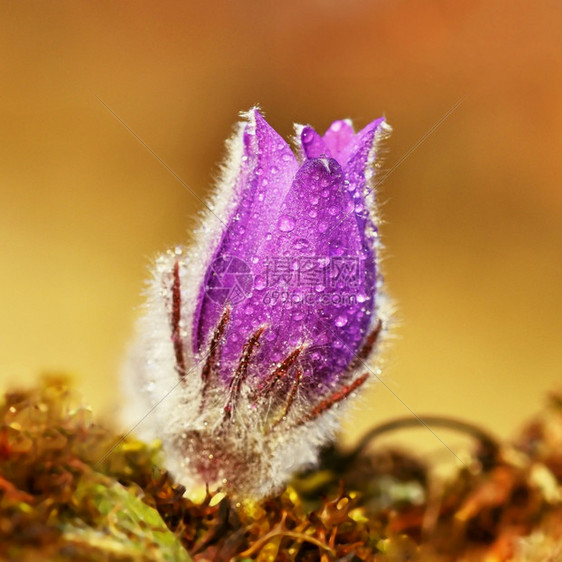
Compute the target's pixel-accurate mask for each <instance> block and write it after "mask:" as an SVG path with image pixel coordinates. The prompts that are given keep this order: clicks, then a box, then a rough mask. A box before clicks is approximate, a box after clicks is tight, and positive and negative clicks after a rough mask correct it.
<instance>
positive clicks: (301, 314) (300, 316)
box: [293, 310, 305, 322]
mask: <svg viewBox="0 0 562 562" xmlns="http://www.w3.org/2000/svg"><path fill="white" fill-rule="evenodd" d="M304 316H305V314H304V311H302V310H296V311H295V312H294V313H293V320H296V321H297V322H298V321H299V320H302V319H303V318H304Z"/></svg>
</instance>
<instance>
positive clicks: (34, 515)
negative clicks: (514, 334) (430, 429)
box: [0, 378, 562, 562]
mask: <svg viewBox="0 0 562 562" xmlns="http://www.w3.org/2000/svg"><path fill="white" fill-rule="evenodd" d="M425 421H426V422H427V423H431V424H433V425H441V426H447V427H449V428H453V429H457V430H460V431H464V432H465V433H468V434H470V435H472V436H473V437H474V440H475V443H476V446H475V448H474V451H465V452H464V453H463V462H464V465H462V466H461V468H459V469H458V470H457V471H456V472H455V474H454V475H453V476H451V477H450V478H449V479H447V480H446V481H443V479H441V480H439V479H437V478H436V477H435V475H434V471H433V467H432V466H431V465H430V463H429V461H423V460H421V459H419V458H416V457H415V456H414V455H412V454H410V453H405V452H403V451H399V450H388V449H381V448H379V447H377V446H376V438H377V436H378V435H380V434H382V433H385V432H387V431H390V430H399V429H402V430H403V429H404V428H405V427H407V426H408V425H412V420H406V419H404V420H397V421H395V422H391V423H390V424H385V426H381V427H379V428H376V429H375V430H373V432H371V434H370V435H368V436H366V439H365V440H364V441H363V442H361V443H360V444H359V446H358V447H357V449H356V450H355V451H352V452H348V451H342V450H340V449H339V448H338V447H335V446H333V447H331V448H329V449H326V450H324V452H323V454H322V457H321V463H320V466H319V467H318V468H317V469H316V470H314V471H310V472H308V473H305V474H301V475H300V476H299V477H298V478H295V479H294V480H293V482H292V483H291V485H290V486H289V487H287V488H286V489H285V490H284V491H283V493H281V494H280V495H277V496H274V497H271V498H269V499H266V500H262V501H259V502H255V501H244V500H239V501H234V500H230V499H229V497H227V496H225V494H224V493H223V492H212V491H207V494H206V496H205V497H204V498H199V499H198V500H197V501H195V499H193V498H192V499H190V498H188V497H186V495H185V493H184V492H185V489H184V488H183V487H182V486H181V485H179V484H177V483H175V482H174V481H173V480H172V477H171V476H170V475H169V474H168V473H167V472H166V471H164V470H163V469H161V468H159V461H160V460H161V459H160V458H159V455H160V450H159V447H158V445H157V444H154V445H147V444H144V443H142V442H139V441H137V440H135V439H134V438H132V437H129V436H127V437H125V438H123V437H122V436H120V435H119V434H116V433H115V432H113V431H112V430H110V429H108V428H106V427H103V426H102V425H99V424H98V423H97V422H96V421H94V419H93V417H92V414H91V412H90V410H88V409H87V408H84V407H83V406H81V405H80V402H79V401H78V400H77V399H76V397H75V396H74V394H73V393H72V392H71V391H70V389H69V388H68V385H67V384H66V382H65V381H64V380H62V379H53V378H51V379H49V380H45V381H44V383H43V384H42V385H41V386H40V387H39V388H36V389H32V390H28V391H18V392H11V393H8V394H6V396H5V398H4V401H3V403H2V404H1V405H0V557H1V559H3V560H23V561H27V560H29V561H36V560H86V561H89V560H92V561H97V560H116V561H128V560H157V561H159V560H172V561H176V560H177V561H183V560H185V561H189V560H200V561H207V560H208V561H213V560H216V561H222V560H236V561H247V560H248V561H249V560H259V561H267V560H280V561H292V560H300V561H322V562H328V561H331V560H348V561H359V560H366V561H376V562H379V561H380V562H382V561H384V562H392V561H396V562H398V561H404V560H419V561H436V562H440V561H452V560H460V561H466V562H471V561H481V560H486V561H500V560H515V561H519V562H522V561H529V562H534V561H535V560H536V561H539V560H541V561H542V560H561V559H562V549H561V546H560V544H561V543H562V500H561V490H562V486H561V483H562V395H560V394H559V395H555V396H553V397H552V400H551V403H550V406H549V408H548V409H547V410H546V411H545V412H544V413H543V414H542V415H541V417H540V418H537V419H536V420H534V421H532V422H531V423H530V424H529V425H528V426H527V427H526V428H525V429H524V430H523V432H522V434H521V437H520V438H519V440H517V441H516V442H515V443H513V444H509V443H497V442H496V441H495V440H494V439H493V438H492V437H491V436H489V435H488V434H487V433H486V432H484V431H482V430H481V429H479V428H476V427H473V426H471V425H470V424H466V423H462V422H458V421H455V420H446V419H442V418H431V419H430V418H426V419H425ZM368 444H370V446H369V447H368V446H367V445H368ZM459 464H460V463H459Z"/></svg>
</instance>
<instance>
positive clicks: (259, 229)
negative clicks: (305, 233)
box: [193, 109, 298, 353]
mask: <svg viewBox="0 0 562 562" xmlns="http://www.w3.org/2000/svg"><path fill="white" fill-rule="evenodd" d="M297 169H298V164H297V161H296V158H295V156H294V154H293V152H292V150H291V148H290V147H289V145H288V144H287V143H286V142H285V140H284V139H283V138H282V137H281V136H280V135H279V134H278V133H277V132H276V131H275V130H274V129H273V128H272V127H271V126H270V125H269V124H268V123H267V121H266V120H265V119H264V118H263V116H262V115H261V113H260V112H259V111H257V110H255V109H254V110H252V111H250V112H249V114H248V123H247V125H246V127H245V130H244V151H243V155H242V157H241V165H240V169H239V172H238V176H237V178H236V181H235V186H234V194H235V195H234V197H235V199H236V201H237V204H235V205H234V207H233V209H234V210H233V212H232V216H231V217H230V219H229V221H228V225H227V227H226V228H225V230H224V232H223V236H222V240H221V241H220V243H219V245H218V247H217V249H216V251H215V253H214V255H213V258H212V259H211V261H210V264H209V269H208V271H207V275H206V277H205V280H204V283H203V285H202V287H201V290H200V294H199V299H198V303H197V309H196V311H195V314H194V329H193V350H194V351H195V352H196V353H198V352H200V351H201V349H202V346H203V345H204V343H205V342H206V341H207V340H208V338H209V334H210V333H211V332H212V330H213V329H214V328H215V326H216V324H217V322H218V321H219V319H220V316H221V314H222V312H223V310H224V306H225V304H226V302H227V300H228V298H230V297H233V295H232V293H233V291H234V292H236V291H238V292H240V291H242V293H243V292H244V283H242V286H240V279H243V278H244V275H246V277H247V276H248V275H249V274H250V273H249V271H248V269H247V267H246V263H247V262H248V261H249V260H250V258H251V256H252V255H253V254H255V253H256V251H257V249H258V247H259V246H260V244H261V242H262V241H263V237H264V235H265V233H266V232H267V230H268V228H269V225H270V223H271V221H273V220H275V217H276V216H277V215H278V212H279V207H280V206H281V203H282V202H283V200H284V198H285V195H286V193H287V191H288V189H289V188H290V186H291V183H292V181H293V178H294V176H295V173H296V171H297ZM225 271H226V275H224V273H225ZM240 297H244V295H243V294H242V295H240V294H238V296H237V295H236V294H235V295H234V299H235V300H236V299H237V298H240Z"/></svg>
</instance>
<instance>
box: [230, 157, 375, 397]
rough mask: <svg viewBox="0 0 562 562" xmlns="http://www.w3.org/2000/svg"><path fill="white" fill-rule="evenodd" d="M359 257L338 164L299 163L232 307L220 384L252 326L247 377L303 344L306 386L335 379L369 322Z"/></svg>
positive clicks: (322, 161)
mask: <svg viewBox="0 0 562 562" xmlns="http://www.w3.org/2000/svg"><path fill="white" fill-rule="evenodd" d="M367 257H368V256H367V253H366V251H365V248H364V245H363V240H362V236H361V233H360V232H359V229H358V225H357V221H356V218H355V216H354V213H353V205H352V201H351V199H350V197H349V194H348V193H347V191H346V190H345V188H344V173H343V170H342V169H341V166H340V165H339V164H338V163H337V162H336V161H335V160H334V159H328V158H315V159H310V160H307V161H306V162H305V163H304V164H303V166H302V167H301V168H300V170H299V171H298V173H297V175H296V177H295V180H294V182H293V184H292V187H291V189H290V190H289V192H288V194H287V197H286V198H285V201H284V202H283V204H282V206H281V212H280V214H279V216H278V219H277V221H276V223H274V224H271V225H270V231H269V232H267V233H266V235H265V237H264V240H263V245H262V246H261V247H260V248H259V249H258V251H257V253H256V254H255V256H254V260H255V263H252V264H251V267H252V272H253V274H254V276H255V277H254V278H255V282H254V290H253V292H252V293H251V295H250V296H249V297H248V298H247V299H245V300H244V301H242V302H239V303H237V304H234V305H233V306H232V311H231V315H230V316H231V322H230V329H229V332H228V333H227V334H226V337H225V344H224V346H223V350H222V357H221V371H222V376H223V380H224V379H225V378H227V377H228V376H229V373H232V371H233V368H235V365H236V362H237V361H239V358H240V355H241V351H242V347H243V345H244V343H245V342H246V341H247V340H248V338H249V337H250V336H251V334H252V333H254V332H255V330H256V329H257V328H259V326H266V329H265V331H264V334H263V337H262V340H261V341H260V346H261V347H260V351H259V354H258V355H257V356H256V364H259V366H260V367H259V368H258V369H254V370H253V376H255V377H259V378H264V377H266V376H267V375H268V374H269V373H270V370H271V369H273V368H274V366H275V365H276V364H277V363H279V362H280V361H282V360H283V359H285V358H286V357H287V356H288V355H289V354H290V353H291V352H293V351H294V350H295V349H296V348H298V347H303V352H302V353H301V355H300V357H299V364H300V368H302V369H303V371H304V385H305V387H306V388H309V389H310V388H313V387H314V388H317V386H318V385H319V384H321V385H328V384H330V383H331V382H333V381H335V380H337V378H338V376H340V375H341V373H342V372H343V371H345V369H346V367H347V366H348V365H349V364H350V362H351V361H352V359H353V356H354V352H355V351H356V350H357V349H358V348H359V346H360V344H361V342H362V340H363V339H364V335H365V333H366V331H367V329H368V327H369V325H370V323H371V319H370V317H369V311H365V310H364V305H363V304H362V303H363V302H364V300H365V290H366V288H365V287H364V278H365V275H364V267H365V260H366V259H367ZM342 341H343V343H342Z"/></svg>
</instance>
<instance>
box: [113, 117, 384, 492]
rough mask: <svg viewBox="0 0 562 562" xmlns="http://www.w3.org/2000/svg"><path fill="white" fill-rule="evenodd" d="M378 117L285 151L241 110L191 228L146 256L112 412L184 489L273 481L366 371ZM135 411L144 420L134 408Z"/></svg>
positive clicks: (305, 450)
mask: <svg viewBox="0 0 562 562" xmlns="http://www.w3.org/2000/svg"><path fill="white" fill-rule="evenodd" d="M389 134H390V127H389V126H388V125H387V124H386V122H385V121H384V119H377V120H376V121H373V122H372V123H370V124H369V125H367V126H366V127H365V128H364V129H363V130H361V131H359V132H358V133H355V132H354V130H353V127H352V125H351V122H350V121H348V120H343V121H336V122H334V123H333V124H332V125H331V127H330V128H329V129H328V130H327V131H326V133H325V134H324V135H323V136H320V135H319V134H318V133H317V132H316V131H315V130H314V129H313V128H312V127H310V126H296V145H297V150H296V154H294V153H293V151H292V150H291V148H290V147H289V145H288V144H287V143H286V142H285V141H284V140H283V138H282V137H280V136H279V135H278V134H277V133H276V132H275V131H274V130H273V129H272V128H271V127H270V125H269V124H268V123H267V122H266V121H265V119H264V117H263V116H262V114H261V113H260V112H259V111H258V110H257V109H252V110H251V111H249V112H248V113H246V114H243V119H242V121H241V123H239V125H238V126H237V128H236V131H235V134H234V136H233V137H232V139H231V140H229V141H228V143H227V148H228V152H229V157H228V161H227V163H226V165H225V166H224V167H223V170H222V178H221V180H220V182H219V183H218V187H217V189H216V192H215V194H214V196H213V198H212V200H211V201H210V203H209V204H208V206H207V209H208V212H206V213H205V215H204V216H203V217H202V220H201V223H200V226H199V227H198V228H197V229H196V230H195V232H194V237H193V238H194V239H193V242H192V244H191V245H189V246H187V247H176V248H175V249H173V250H170V251H168V252H166V253H165V254H163V255H161V256H160V257H158V258H157V260H156V262H155V264H154V266H153V268H152V276H151V279H150V281H149V283H148V287H147V291H146V306H145V310H144V314H143V316H142V317H141V318H140V320H139V322H138V330H137V337H136V340H135V342H134V344H133V345H132V348H131V352H130V357H129V360H128V362H127V365H126V368H125V373H124V381H125V393H126V402H127V406H126V409H125V419H126V421H127V423H129V424H131V425H135V424H137V423H138V422H139V420H141V419H143V418H145V417H146V420H144V421H143V423H142V424H140V425H139V427H138V428H137V431H138V433H139V434H140V436H141V437H143V438H145V439H154V438H158V439H160V440H161V441H162V444H163V450H164V453H165V455H166V462H167V466H168V467H169V469H170V470H171V471H172V473H173V474H174V475H175V476H176V478H177V479H178V481H180V482H181V483H182V484H184V485H185V486H186V487H187V488H188V490H193V489H195V488H197V487H198V486H204V485H209V486H212V487H215V488H221V489H224V490H225V491H227V492H228V493H230V494H232V495H234V496H236V497H252V498H259V497H263V496H266V495H268V494H271V493H274V492H275V491H277V490H278V489H279V488H280V487H281V486H282V485H283V484H284V483H285V482H286V481H287V480H288V479H289V478H290V476H291V475H292V474H293V473H294V472H295V471H297V470H301V469H304V468H307V467H309V466H312V465H313V464H314V463H315V461H316V459H317V454H318V450H319V448H320V447H321V446H322V445H324V444H325V443H326V442H328V441H329V440H330V439H332V438H333V436H334V432H335V430H336V429H337V427H338V420H339V417H340V412H341V411H342V410H343V407H342V406H343V403H344V402H347V401H348V400H347V399H348V398H349V397H350V396H351V395H352V393H354V392H355V391H356V390H357V389H358V388H359V387H361V386H363V385H364V383H365V382H367V381H368V380H369V378H375V377H374V376H373V373H376V371H375V369H376V367H375V365H374V363H373V355H374V350H375V348H376V347H377V346H378V344H379V343H380V340H381V336H382V334H383V333H384V332H385V331H386V329H387V324H388V308H389V307H388V304H387V299H386V298H385V297H384V295H383V292H382V287H381V276H380V272H379V267H378V253H379V237H378V230H377V224H378V222H379V221H378V217H377V213H376V208H375V200H374V199H375V194H374V192H373V186H374V183H373V182H374V179H373V177H374V171H375V170H376V169H377V167H379V166H380V164H379V147H380V142H381V141H382V140H383V139H385V138H386V137H388V136H389ZM149 412H150V414H149V415H148V416H147V414H148V413H149Z"/></svg>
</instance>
